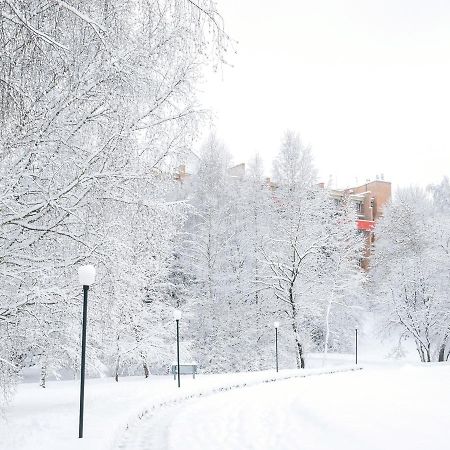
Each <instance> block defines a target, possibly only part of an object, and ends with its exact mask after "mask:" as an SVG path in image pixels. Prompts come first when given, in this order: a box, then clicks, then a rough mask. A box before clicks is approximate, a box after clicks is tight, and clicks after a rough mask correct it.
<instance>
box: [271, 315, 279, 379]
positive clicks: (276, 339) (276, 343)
mask: <svg viewBox="0 0 450 450" xmlns="http://www.w3.org/2000/svg"><path fill="white" fill-rule="evenodd" d="M273 326H274V327H275V364H276V367H277V372H278V327H279V326H280V322H274V323H273Z"/></svg>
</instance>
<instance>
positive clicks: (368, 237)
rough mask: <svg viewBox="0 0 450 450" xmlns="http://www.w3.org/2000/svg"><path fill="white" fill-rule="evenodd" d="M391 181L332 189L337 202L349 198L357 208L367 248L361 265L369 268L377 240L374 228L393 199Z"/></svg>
mask: <svg viewBox="0 0 450 450" xmlns="http://www.w3.org/2000/svg"><path fill="white" fill-rule="evenodd" d="M391 194H392V190H391V183H390V182H388V181H384V180H375V181H368V182H367V183H364V184H362V185H360V186H356V187H353V188H348V189H342V190H331V191H330V195H331V197H332V198H334V199H335V200H336V201H337V202H341V201H343V199H344V198H345V199H348V200H350V201H351V202H352V203H354V205H355V208H356V214H357V217H358V218H357V220H356V226H357V228H358V230H359V231H360V232H361V233H363V234H364V237H365V242H366V246H365V250H364V257H363V258H362V260H361V267H362V268H363V269H365V270H368V268H369V258H370V255H371V251H372V246H373V242H374V240H375V234H374V228H375V223H376V221H377V220H378V219H380V218H381V217H383V210H384V207H385V205H386V204H387V203H388V202H389V201H390V200H391Z"/></svg>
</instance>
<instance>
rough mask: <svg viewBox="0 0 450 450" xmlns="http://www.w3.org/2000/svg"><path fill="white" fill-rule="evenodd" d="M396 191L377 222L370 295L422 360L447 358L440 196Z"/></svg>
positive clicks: (449, 283) (449, 282) (448, 310)
mask: <svg viewBox="0 0 450 450" xmlns="http://www.w3.org/2000/svg"><path fill="white" fill-rule="evenodd" d="M445 187H446V182H445V180H444V182H443V183H442V184H441V186H440V187H435V190H434V194H435V195H434V198H433V197H430V196H429V195H427V193H426V192H424V191H423V190H422V189H419V188H408V189H404V190H400V191H399V192H398V193H397V195H396V198H395V200H394V201H393V202H392V204H391V205H390V206H389V207H388V208H387V209H386V212H385V216H384V217H383V219H382V220H381V221H380V223H379V224H378V225H377V236H378V238H377V240H376V243H375V257H374V269H373V271H372V273H371V277H372V279H373V284H374V286H373V295H374V298H375V304H376V308H377V310H378V311H380V314H381V317H382V320H383V323H384V325H385V329H386V330H387V331H390V332H392V333H399V334H400V336H401V338H412V339H413V340H414V342H415V344H416V348H417V352H418V354H419V356H420V359H421V360H422V361H433V360H444V359H447V358H448V354H449V350H448V347H447V344H448V334H449V326H448V323H449V319H450V303H449V300H448V290H449V288H450V275H449V273H450V272H449V270H450V259H449V247H448V245H449V237H450V232H449V228H448V216H447V222H446V221H445V220H443V215H444V216H445V211H444V210H443V209H442V202H441V199H442V198H445V196H442V195H441V194H442V193H443V191H444V190H445Z"/></svg>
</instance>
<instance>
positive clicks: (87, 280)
mask: <svg viewBox="0 0 450 450" xmlns="http://www.w3.org/2000/svg"><path fill="white" fill-rule="evenodd" d="M78 278H79V280H80V284H81V285H82V286H83V294H84V295H83V325H82V327H83V332H82V338H81V377H80V379H81V381H80V421H79V428H78V437H79V438H82V437H83V412H84V372H85V367H86V323H87V297H88V290H89V286H90V285H91V284H93V283H94V282H95V267H94V266H91V265H87V266H81V267H80V268H79V269H78Z"/></svg>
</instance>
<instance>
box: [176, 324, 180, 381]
mask: <svg viewBox="0 0 450 450" xmlns="http://www.w3.org/2000/svg"><path fill="white" fill-rule="evenodd" d="M177 366H178V367H177V373H178V387H180V321H179V320H178V319H177Z"/></svg>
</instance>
